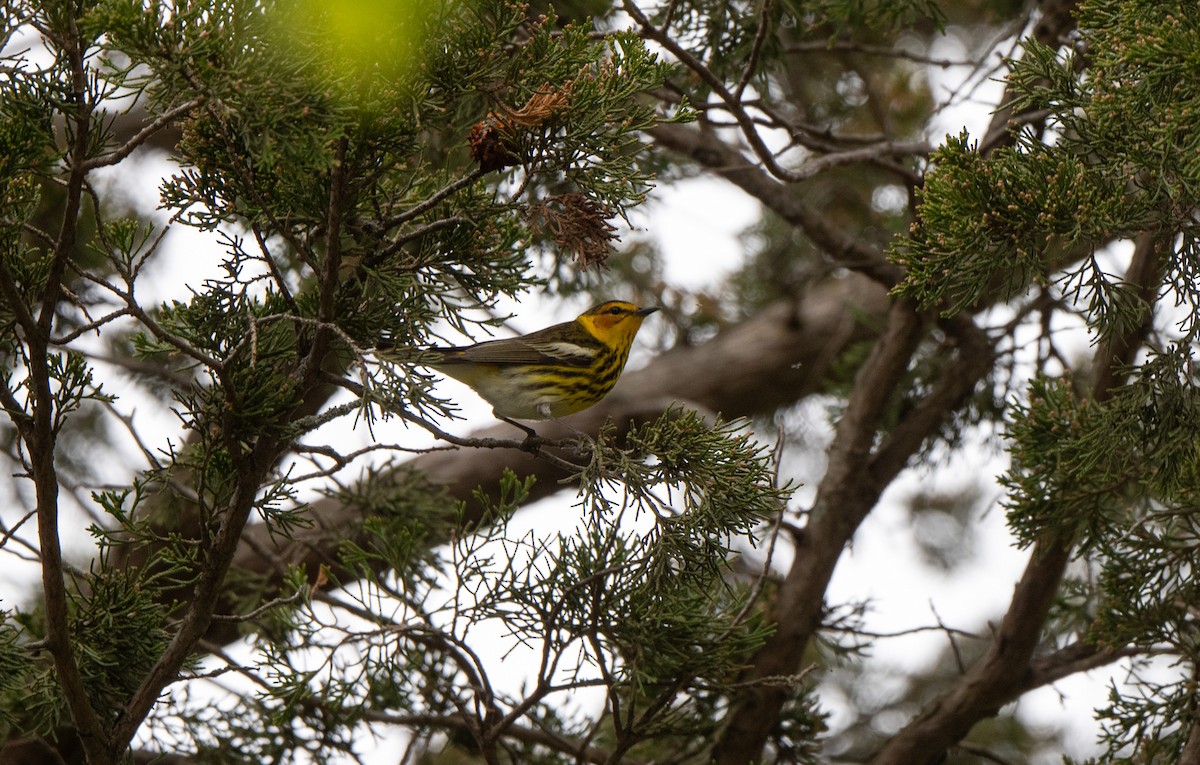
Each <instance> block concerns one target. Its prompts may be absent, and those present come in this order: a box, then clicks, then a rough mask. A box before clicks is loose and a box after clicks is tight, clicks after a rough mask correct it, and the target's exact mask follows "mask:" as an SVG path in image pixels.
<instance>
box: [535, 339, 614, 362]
mask: <svg viewBox="0 0 1200 765" xmlns="http://www.w3.org/2000/svg"><path fill="white" fill-rule="evenodd" d="M539 345H540V348H539V350H541V351H542V352H543V353H545V354H547V355H549V356H558V357H559V358H570V357H574V358H580V359H594V358H596V354H597V353H599V351H600V349H599V348H587V347H584V346H582V345H576V344H575V343H568V342H566V341H563V340H559V341H556V342H551V343H540V344H539Z"/></svg>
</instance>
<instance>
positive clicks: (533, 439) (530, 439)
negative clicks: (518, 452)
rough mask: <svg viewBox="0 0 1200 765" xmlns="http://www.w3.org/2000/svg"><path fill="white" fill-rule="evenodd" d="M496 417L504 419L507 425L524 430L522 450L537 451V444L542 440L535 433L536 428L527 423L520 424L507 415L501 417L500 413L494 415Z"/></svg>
mask: <svg viewBox="0 0 1200 765" xmlns="http://www.w3.org/2000/svg"><path fill="white" fill-rule="evenodd" d="M496 418H497V419H500V420H504V421H505V422H507V423H508V424H509V425H512V426H513V427H515V428H520V429H521V430H523V431H525V440H524V441H522V442H521V449H522V450H524V451H527V452H536V451H537V449H538V444H539V442H540V441H541V440H542V437H541V436H539V435H538V434H537V431H536V430H534V429H533V428H531V427H529V426H528V425H522V424H521V423H519V422H517V421H516V420H513V419H509V418H508V417H501V416H500V415H496Z"/></svg>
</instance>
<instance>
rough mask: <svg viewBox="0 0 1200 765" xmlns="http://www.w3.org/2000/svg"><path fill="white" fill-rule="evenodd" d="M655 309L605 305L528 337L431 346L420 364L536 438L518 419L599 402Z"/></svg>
mask: <svg viewBox="0 0 1200 765" xmlns="http://www.w3.org/2000/svg"><path fill="white" fill-rule="evenodd" d="M657 310H658V307H657V306H653V307H649V308H640V307H638V306H636V305H634V304H633V303H627V302H625V301H623V300H609V301H606V302H604V303H601V304H600V305H598V306H595V307H594V308H591V309H589V310H587V311H584V312H583V313H581V314H580V315H579V316H578V317H577V318H575V319H574V320H573V321H568V322H564V323H562V324H555V325H553V326H550V327H546V328H545V329H540V330H538V331H536V332H531V333H529V334H528V335H521V336H520V337H512V338H504V339H501V340H487V341H484V342H481V343H475V344H474V345H465V346H459V347H450V348H431V349H429V351H428V352H427V354H425V355H424V358H423V360H422V362H421V363H422V364H424V365H425V366H428V367H430V368H432V369H434V370H435V371H437V372H440V373H442V374H444V375H446V376H448V377H453V378H454V379H456V380H459V381H460V382H463V383H466V384H467V385H468V386H470V387H471V388H472V389H474V390H475V392H476V393H478V394H479V396H480V397H481V398H483V399H484V400H485V401H487V402H488V403H489V404H491V405H492V412H493V413H494V414H495V416H496V417H497V418H498V419H501V420H504V421H506V422H508V423H510V424H512V425H515V426H516V427H518V428H520V429H521V430H524V431H525V432H526V433H527V434H529V436H530V437H534V436H536V433H535V431H533V429H531V428H528V427H526V426H524V425H522V424H520V423H518V422H515V420H548V419H558V418H559V417H564V416H566V415H568V414H574V413H576V412H581V411H583V410H584V409H587V408H588V407H590V406H593V405H595V404H597V403H599V402H600V400H601V399H603V398H604V397H605V396H607V395H608V392H609V391H611V390H612V388H613V386H614V385H616V383H617V380H618V379H619V378H620V377H621V371H622V370H623V369H624V368H625V362H626V361H627V360H628V359H629V349H630V348H631V347H632V346H633V340H634V338H635V337H636V336H637V333H638V330H639V329H641V327H642V322H643V321H644V320H645V319H646V317H647V316H649V315H650V314H652V313H654V312H655V311H657Z"/></svg>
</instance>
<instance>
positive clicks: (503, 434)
mask: <svg viewBox="0 0 1200 765" xmlns="http://www.w3.org/2000/svg"><path fill="white" fill-rule="evenodd" d="M886 306H887V298H886V295H885V294H884V291H883V290H882V289H881V288H880V287H878V286H877V285H875V284H873V283H872V282H871V281H869V280H867V279H865V278H863V277H861V276H853V275H852V276H849V277H847V278H845V279H840V280H833V281H829V282H827V283H825V284H822V285H820V286H818V287H815V288H814V289H813V290H811V291H810V293H809V295H808V296H807V297H806V298H805V299H804V300H803V301H802V302H801V303H800V304H799V305H792V304H789V303H785V302H780V303H777V304H775V305H773V306H771V307H769V308H767V309H765V310H763V311H761V312H760V313H759V314H757V315H756V316H755V317H753V318H751V319H748V320H747V321H745V322H743V323H742V324H739V325H735V326H732V327H729V328H727V329H725V330H724V331H723V332H721V333H720V334H719V335H718V336H717V337H716V338H714V339H713V340H711V341H710V342H708V343H705V344H704V345H701V346H696V347H679V348H675V349H673V350H671V351H669V352H667V353H665V354H663V355H662V356H660V357H658V358H656V359H655V360H654V361H652V362H651V363H650V364H649V365H648V366H646V367H645V368H644V369H641V370H637V371H632V372H629V373H627V374H625V375H624V376H623V378H622V379H621V382H620V383H619V384H618V386H617V388H616V390H614V392H613V393H612V394H611V395H610V396H609V397H608V399H606V400H605V401H604V402H603V403H601V404H600V405H599V406H596V407H593V408H592V409H589V410H587V411H585V412H581V413H580V414H578V415H575V416H573V417H571V418H568V420H567V422H569V423H570V425H571V426H573V427H575V428H578V429H580V430H583V431H584V432H589V433H595V432H596V431H597V430H598V429H599V428H600V426H601V425H602V424H603V423H604V421H605V420H607V419H610V418H611V419H612V420H613V421H614V422H616V423H618V424H620V425H621V426H622V429H623V428H625V427H628V424H629V423H630V422H631V421H633V420H645V419H652V418H654V417H657V416H658V415H659V414H661V413H662V412H663V411H664V410H665V409H666V408H667V407H668V406H670V405H671V404H672V403H676V402H679V403H682V404H684V405H685V406H694V407H699V408H701V409H703V410H706V411H710V412H720V413H721V414H723V415H725V416H726V417H739V416H750V415H756V414H768V413H770V412H772V411H774V410H775V409H777V408H778V407H780V406H782V405H784V404H787V403H791V402H795V401H797V400H800V399H802V398H804V397H805V396H808V395H811V394H813V393H815V392H818V391H820V390H821V389H822V386H823V384H824V380H825V378H826V376H827V374H828V372H829V368H830V365H831V364H832V363H833V362H834V361H835V360H836V359H837V358H838V356H839V354H840V353H841V352H842V351H843V350H845V349H846V348H847V347H848V346H849V345H850V344H852V343H855V342H859V341H861V340H863V339H865V338H868V337H870V336H871V334H872V330H871V329H870V327H871V326H874V325H876V324H877V323H878V322H879V321H880V320H881V319H882V317H883V313H884V311H885V310H886ZM558 427H559V426H557V425H555V424H554V423H545V424H542V425H539V431H540V432H542V433H543V434H544V435H546V436H548V437H551V438H554V437H558V436H569V433H568V432H567V431H565V430H557V429H556V428H558ZM473 435H474V436H476V437H482V438H508V439H512V438H513V437H514V436H516V435H517V434H516V433H515V432H514V429H513V428H512V427H511V426H509V425H503V424H501V425H496V426H493V427H491V428H488V429H486V430H484V431H481V432H479V433H475V434H473ZM404 469H407V470H414V471H417V473H419V474H420V475H421V476H423V477H424V478H425V479H426V480H428V481H429V482H431V483H432V484H434V485H438V486H443V487H445V489H446V491H447V493H448V494H449V496H450V497H452V498H454V499H457V500H461V501H465V502H468V508H467V512H468V514H469V517H468V520H469V521H470V520H475V519H476V518H477V517H478V516H477V515H470V514H475V513H478V512H479V510H480V508H479V507H478V506H476V505H475V503H474V502H473V501H472V493H473V492H474V490H475V489H476V487H481V486H482V487H484V488H485V489H488V488H493V489H494V488H495V487H496V486H498V483H499V480H500V476H501V474H502V473H503V471H504V470H506V469H512V470H515V471H516V472H517V473H518V474H519V475H521V476H534V477H535V478H536V479H537V482H536V483H535V485H534V488H533V497H532V498H533V499H536V498H540V497H544V496H548V495H550V494H552V493H554V492H558V491H561V490H562V489H563V487H562V486H561V485H560V484H559V481H560V480H561V479H562V477H563V473H562V471H561V470H559V469H558V468H556V467H554V465H553V464H551V463H548V462H545V461H543V460H538V459H535V458H533V457H530V456H529V455H527V454H525V453H523V452H520V451H518V450H516V449H511V450H510V449H470V450H463V451H442V452H433V453H430V454H425V455H422V456H420V457H417V458H416V459H413V460H412V461H410V462H408V463H406V464H405V466H404ZM311 518H312V520H313V522H314V524H315V526H314V528H312V529H310V530H308V531H307V532H304V533H301V534H299V535H297V536H296V538H295V539H293V540H291V541H288V540H283V539H280V538H278V537H276V536H272V535H271V534H269V533H268V532H267V531H266V529H264V528H263V527H261V526H252V527H250V528H248V529H247V530H246V533H245V539H244V541H243V544H242V547H241V549H240V550H239V552H238V556H237V559H236V561H235V565H236V566H237V567H239V568H241V569H243V571H245V572H250V573H252V574H255V575H257V576H259V577H264V578H266V579H267V580H268V581H270V582H273V583H275V585H277V584H278V582H279V581H280V576H281V570H280V569H281V567H282V566H285V565H295V564H299V565H302V566H305V567H307V569H308V570H309V571H310V573H311V574H312V575H314V576H315V574H316V572H317V570H318V567H319V566H320V565H331V566H332V565H335V563H336V558H337V550H338V546H339V544H340V543H341V541H342V540H343V539H344V538H345V537H346V535H347V534H348V533H351V532H352V531H353V530H354V529H357V528H358V527H359V525H360V524H361V520H362V519H361V517H360V516H359V515H358V511H357V510H355V509H353V508H350V507H347V506H346V505H345V504H343V503H341V502H339V501H337V500H336V499H326V500H321V501H318V502H316V503H314V505H313V507H312V512H311ZM359 541H360V542H365V541H366V540H359ZM334 571H335V573H336V574H337V576H335V577H334V578H335V579H336V578H338V577H339V576H348V575H350V572H345V571H340V570H338V569H336V568H335V569H334ZM251 578H253V577H251ZM343 581H344V580H343ZM275 585H273V586H275ZM237 599H238V594H237V593H235V592H229V593H227V596H226V605H227V607H228V608H232V607H233V603H235V602H237ZM208 637H209V639H211V640H216V641H220V642H228V641H230V640H233V639H235V638H236V637H237V633H236V630H235V629H234V628H232V627H231V626H230V625H214V629H213V631H210V633H209V635H208Z"/></svg>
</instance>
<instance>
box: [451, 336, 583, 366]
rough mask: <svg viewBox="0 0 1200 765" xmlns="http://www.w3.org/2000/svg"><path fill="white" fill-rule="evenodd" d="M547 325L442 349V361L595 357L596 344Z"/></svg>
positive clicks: (574, 362) (579, 362) (578, 361)
mask: <svg viewBox="0 0 1200 765" xmlns="http://www.w3.org/2000/svg"><path fill="white" fill-rule="evenodd" d="M553 329H555V328H554V327H550V328H548V329H545V330H539V331H537V332H533V333H531V334H528V335H525V336H523V337H512V338H505V339H503V340H488V341H485V342H482V343H477V344H475V345H468V346H465V347H462V348H445V349H442V360H441V361H440V362H439V363H441V364H454V363H459V362H461V363H471V364H554V365H563V364H566V365H571V366H581V367H584V366H587V365H589V364H591V363H592V361H594V360H595V358H596V354H597V353H599V351H600V348H599V347H595V348H593V347H589V346H582V345H579V344H577V343H572V342H569V341H566V340H563V339H562V334H561V332H552V331H550V330H553Z"/></svg>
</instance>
